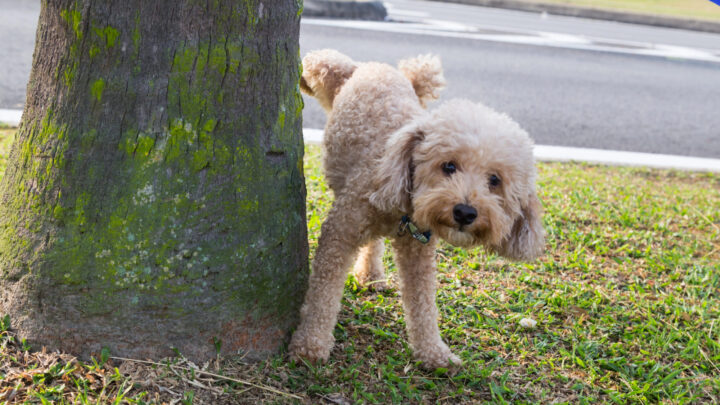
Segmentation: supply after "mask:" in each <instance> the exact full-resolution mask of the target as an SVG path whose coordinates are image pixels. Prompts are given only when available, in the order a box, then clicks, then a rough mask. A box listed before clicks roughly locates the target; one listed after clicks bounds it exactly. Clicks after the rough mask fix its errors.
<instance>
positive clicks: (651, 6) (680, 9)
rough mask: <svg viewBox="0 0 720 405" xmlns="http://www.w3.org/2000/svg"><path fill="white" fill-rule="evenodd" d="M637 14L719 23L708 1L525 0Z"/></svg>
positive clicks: (718, 14)
mask: <svg viewBox="0 0 720 405" xmlns="http://www.w3.org/2000/svg"><path fill="white" fill-rule="evenodd" d="M525 1H528V2H531V3H556V4H566V5H570V6H577V7H589V8H597V9H602V10H610V11H622V12H630V13H637V14H651V15H661V16H667V17H678V18H690V19H696V20H713V21H720V6H718V5H717V4H714V3H713V2H711V1H710V0H525Z"/></svg>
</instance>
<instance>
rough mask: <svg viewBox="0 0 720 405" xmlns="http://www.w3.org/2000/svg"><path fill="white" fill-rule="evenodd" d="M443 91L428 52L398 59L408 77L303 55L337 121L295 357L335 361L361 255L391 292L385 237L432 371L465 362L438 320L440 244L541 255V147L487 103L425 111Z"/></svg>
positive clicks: (419, 349) (376, 283)
mask: <svg viewBox="0 0 720 405" xmlns="http://www.w3.org/2000/svg"><path fill="white" fill-rule="evenodd" d="M444 83H445V82H444V79H443V76H442V68H441V66H440V61H439V60H438V59H437V58H435V57H431V56H420V57H418V58H414V59H409V60H405V61H401V62H400V64H399V69H395V68H393V67H391V66H388V65H386V64H382V63H372V62H371V63H356V62H354V61H352V60H351V59H350V58H348V57H347V56H345V55H342V54H340V53H338V52H336V51H332V50H321V51H315V52H311V53H310V54H308V55H307V56H306V57H305V58H304V59H303V74H302V80H301V88H302V89H303V91H304V92H306V93H307V94H309V95H311V96H314V97H315V98H317V99H318V101H319V102H320V104H321V105H322V106H323V108H324V109H325V110H326V112H327V114H328V121H327V126H326V127H325V140H324V149H325V155H324V165H325V175H326V178H327V181H328V184H329V185H330V188H331V189H332V190H333V192H334V193H335V202H334V204H333V206H332V209H331V210H330V213H329V214H328V218H327V219H326V220H325V222H324V223H323V225H322V235H321V236H320V241H319V245H318V249H317V252H316V253H315V260H314V262H313V271H312V274H311V275H310V284H309V289H308V291H307V295H306V296H305V303H304V305H303V307H302V310H301V320H300V326H299V327H298V329H297V331H296V332H295V334H294V335H293V337H292V341H291V343H290V354H291V356H292V357H293V358H303V359H306V360H309V361H325V360H327V359H328V357H329V355H330V350H331V349H332V346H333V341H334V339H333V328H334V327H335V323H336V321H337V314H338V312H339V310H340V300H341V296H342V291H343V286H344V283H345V280H346V277H347V271H348V270H349V268H350V266H351V264H352V262H353V260H354V259H355V258H356V257H357V260H356V262H355V272H356V274H357V278H358V280H359V281H360V282H361V283H364V284H366V285H369V286H370V287H375V288H382V287H383V281H382V280H383V279H384V277H385V275H384V270H383V267H382V253H383V238H385V237H389V238H391V239H392V246H393V248H394V250H395V261H396V264H397V267H398V273H399V276H400V291H401V294H402V301H403V307H404V309H405V316H406V323H407V331H408V335H409V338H410V344H411V346H412V348H413V351H414V355H415V357H416V358H417V359H418V360H420V361H422V362H423V365H424V366H425V367H427V368H436V367H447V366H450V365H459V364H460V363H461V361H460V359H459V358H458V357H457V356H455V355H454V354H453V353H452V352H451V351H450V349H449V348H448V346H447V345H446V344H445V343H444V342H443V340H442V338H441V337H440V330H439V328H438V323H437V322H438V311H437V307H436V305H435V289H436V279H435V272H436V268H435V244H436V242H437V239H438V237H439V238H442V239H445V240H446V241H448V242H449V243H451V244H453V245H457V246H464V247H470V246H476V245H484V246H485V247H487V248H488V249H490V250H492V251H495V252H497V253H499V254H501V255H503V256H506V257H509V258H512V259H533V258H535V257H536V256H538V255H539V254H540V253H541V252H542V250H543V245H544V231H543V228H542V224H541V221H540V212H539V211H540V203H539V201H538V199H537V197H536V193H535V167H534V159H533V153H532V141H531V140H530V138H529V137H528V135H527V133H526V132H525V131H523V130H522V129H521V128H520V126H518V124H516V123H515V122H514V121H513V120H511V119H510V118H509V117H508V116H507V115H504V114H499V113H497V112H495V111H493V110H491V109H490V108H488V107H485V106H483V105H481V104H476V103H472V102H470V101H466V100H453V101H448V102H446V103H444V104H443V105H441V106H440V107H439V108H437V109H435V110H434V111H432V112H428V111H426V110H425V109H424V107H425V104H426V102H428V101H431V100H434V99H436V98H437V90H439V89H440V88H441V87H442V86H443V85H444ZM358 252H359V256H358Z"/></svg>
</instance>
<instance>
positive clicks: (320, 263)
mask: <svg viewBox="0 0 720 405" xmlns="http://www.w3.org/2000/svg"><path fill="white" fill-rule="evenodd" d="M351 207H352V208H351ZM351 209H355V212H357V207H354V206H353V205H352V202H348V201H345V202H343V201H342V200H336V201H335V204H333V207H332V209H331V210H330V213H329V214H328V218H327V219H326V220H325V222H324V223H323V224H322V229H321V234H320V240H319V241H318V248H317V251H316V252H315V259H314V260H313V265H312V273H311V274H310V280H309V285H308V291H307V293H306V294H305V302H304V304H303V306H302V308H301V309H300V325H299V326H298V329H297V330H296V331H295V334H293V337H292V340H291V341H290V347H289V351H290V356H291V358H295V359H298V358H302V359H305V360H308V361H310V362H317V361H323V362H324V361H326V360H327V359H328V357H329V356H330V350H331V349H332V346H333V343H334V341H335V339H334V337H333V329H334V328H335V323H336V322H337V314H338V312H339V311H340V299H341V297H342V293H343V287H344V286H345V280H347V274H348V270H349V269H350V265H351V264H352V262H353V259H354V258H355V254H356V253H357V250H358V249H359V247H360V246H361V245H362V244H363V243H364V242H366V240H363V238H364V235H363V231H362V230H363V225H362V224H354V223H353V224H348V221H350V219H349V217H348V215H347V214H346V213H347V212H350V211H349V210H351ZM354 218H362V216H354ZM348 229H352V230H353V231H352V232H348Z"/></svg>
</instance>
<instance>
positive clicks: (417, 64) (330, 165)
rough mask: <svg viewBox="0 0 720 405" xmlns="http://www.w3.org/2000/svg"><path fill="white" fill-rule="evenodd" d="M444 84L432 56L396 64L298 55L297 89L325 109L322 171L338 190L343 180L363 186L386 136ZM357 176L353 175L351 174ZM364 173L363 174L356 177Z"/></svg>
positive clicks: (339, 56)
mask: <svg viewBox="0 0 720 405" xmlns="http://www.w3.org/2000/svg"><path fill="white" fill-rule="evenodd" d="M444 84H445V80H444V78H443V76H442V67H441V66H440V61H439V60H438V59H437V58H436V57H432V56H429V55H427V56H420V57H417V58H412V59H407V60H403V61H401V62H400V64H399V69H396V68H393V67H392V66H390V65H386V64H383V63H375V62H370V63H355V62H353V61H352V60H351V59H350V58H348V57H347V56H344V55H342V54H340V53H339V52H337V51H332V50H322V51H315V52H311V53H310V54H308V55H307V56H306V57H305V58H304V59H303V76H302V80H301V88H302V89H303V91H304V92H306V93H308V94H310V95H312V96H314V97H316V98H317V99H318V101H320V104H321V105H322V106H323V108H325V110H326V112H327V114H328V121H327V125H326V126H325V140H324V142H323V144H324V146H325V159H324V160H325V161H324V166H325V176H326V178H327V180H328V184H329V185H330V187H331V188H332V189H333V190H334V191H335V192H338V191H339V190H342V189H343V188H344V187H345V184H353V187H354V188H358V189H365V190H367V189H369V188H367V187H362V185H363V184H365V183H366V182H369V181H371V179H370V178H367V177H368V176H367V173H371V172H372V171H373V168H374V166H375V165H376V161H377V159H378V158H379V157H380V156H382V154H383V151H384V150H385V143H386V141H387V139H388V138H389V136H390V135H391V134H392V133H393V132H395V131H396V130H398V129H400V128H401V127H402V126H403V125H404V124H405V123H407V122H408V121H409V120H410V119H412V118H413V117H415V116H417V115H420V114H425V110H424V108H423V107H424V106H425V104H426V103H427V102H428V101H431V100H434V99H436V98H437V97H438V94H437V92H438V90H439V89H440V88H442V87H443V86H444ZM355 176H357V177H358V178H353V177H355ZM360 176H365V177H366V178H361V177H360Z"/></svg>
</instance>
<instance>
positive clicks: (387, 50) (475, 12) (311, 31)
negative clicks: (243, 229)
mask: <svg viewBox="0 0 720 405" xmlns="http://www.w3.org/2000/svg"><path fill="white" fill-rule="evenodd" d="M38 3H39V2H37V1H34V0H0V72H3V73H2V74H0V108H21V106H22V104H23V102H24V96H25V83H26V81H27V77H28V75H29V71H30V62H31V57H32V47H33V43H34V36H35V23H36V20H37V12H38V10H39V5H38ZM389 4H390V11H391V13H390V15H391V17H392V19H394V20H396V21H397V20H401V21H404V22H405V23H406V24H405V25H408V24H407V23H420V24H419V25H423V24H426V25H427V24H430V25H432V24H435V23H437V20H441V21H444V22H452V23H455V24H458V25H459V26H460V28H458V29H459V30H461V31H462V30H463V29H465V28H464V27H474V28H475V29H477V30H478V31H479V32H491V33H495V34H498V35H497V37H498V38H502V37H503V35H505V36H507V37H508V38H510V37H512V35H510V34H517V33H527V34H529V35H530V36H532V35H537V34H538V33H539V32H541V33H552V34H549V35H551V36H556V37H560V39H561V41H560V42H561V45H560V46H546V45H542V44H530V43H511V42H503V40H491V41H489V40H484V39H477V38H472V37H457V38H450V37H448V36H443V35H439V34H437V35H436V33H433V32H423V31H422V30H420V31H419V32H414V33H407V32H394V33H392V32H381V31H375V30H371V29H351V28H347V27H331V26H327V25H324V23H323V22H320V23H312V21H310V20H308V21H307V23H304V24H303V26H302V28H301V34H300V45H301V51H302V52H303V53H305V52H307V51H309V50H312V49H318V48H336V49H339V50H341V51H342V52H344V53H346V54H348V55H350V56H351V57H353V58H354V59H356V60H360V61H368V60H377V61H383V62H388V63H392V64H394V63H396V62H397V60H398V59H401V58H404V57H407V56H412V55H417V54H420V53H428V52H431V53H436V54H438V55H440V57H441V58H442V60H443V64H444V66H445V76H446V78H447V80H448V87H447V89H446V90H445V91H444V92H443V95H442V98H443V99H447V98H452V97H463V98H469V99H472V100H477V101H482V102H484V103H486V104H488V105H490V106H492V107H494V108H496V109H498V110H500V111H504V112H507V113H508V114H510V115H511V116H512V117H514V118H515V119H516V120H517V121H518V122H519V123H520V124H521V125H522V126H523V127H525V128H526V129H527V130H528V131H529V132H530V134H531V136H533V138H535V140H536V142H537V143H539V144H548V145H563V146H580V147H591V148H600V149H617V150H628V151H637V152H654V153H665V154H676V155H685V156H699V157H711V158H720V114H718V111H720V63H717V62H708V61H701V60H697V59H693V58H682V57H681V58H668V57H657V56H643V55H639V54H633V53H617V52H614V51H607V50H606V49H604V48H603V47H598V48H597V49H592V46H586V45H583V47H584V48H583V49H577V48H575V49H574V48H573V47H574V45H573V43H574V41H575V42H583V41H578V38H580V39H582V38H586V37H587V38H591V39H592V41H589V42H597V43H599V42H602V41H606V42H612V43H613V46H614V47H615V48H616V49H618V50H620V51H622V50H623V49H628V50H632V49H634V48H635V47H646V48H654V47H655V46H656V45H657V46H658V47H662V45H670V46H673V47H692V48H696V49H701V50H703V51H705V52H710V53H711V54H715V55H720V35H715V34H706V33H696V32H689V31H681V30H673V29H661V28H654V27H644V26H637V25H629V24H619V23H612V22H605V21H594V20H583V19H577V18H568V17H555V16H549V17H548V16H545V17H543V16H540V15H538V14H532V13H524V12H517V11H508V10H498V9H485V8H479V7H470V6H461V5H455V4H438V3H431V2H415V1H410V0H390V1H389ZM451 25H452V24H451ZM563 36H567V37H568V38H569V39H568V38H564V37H563ZM563 41H564V42H563ZM531 42H532V41H531ZM562 43H565V44H566V45H567V46H565V45H562ZM638 44H639V45H638ZM683 52H685V51H683ZM691 53H692V52H691ZM324 122H325V117H324V113H323V112H322V110H321V109H320V108H319V106H318V105H317V103H315V102H314V100H311V99H306V110H305V113H304V126H305V127H306V128H322V127H323V126H324Z"/></svg>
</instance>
